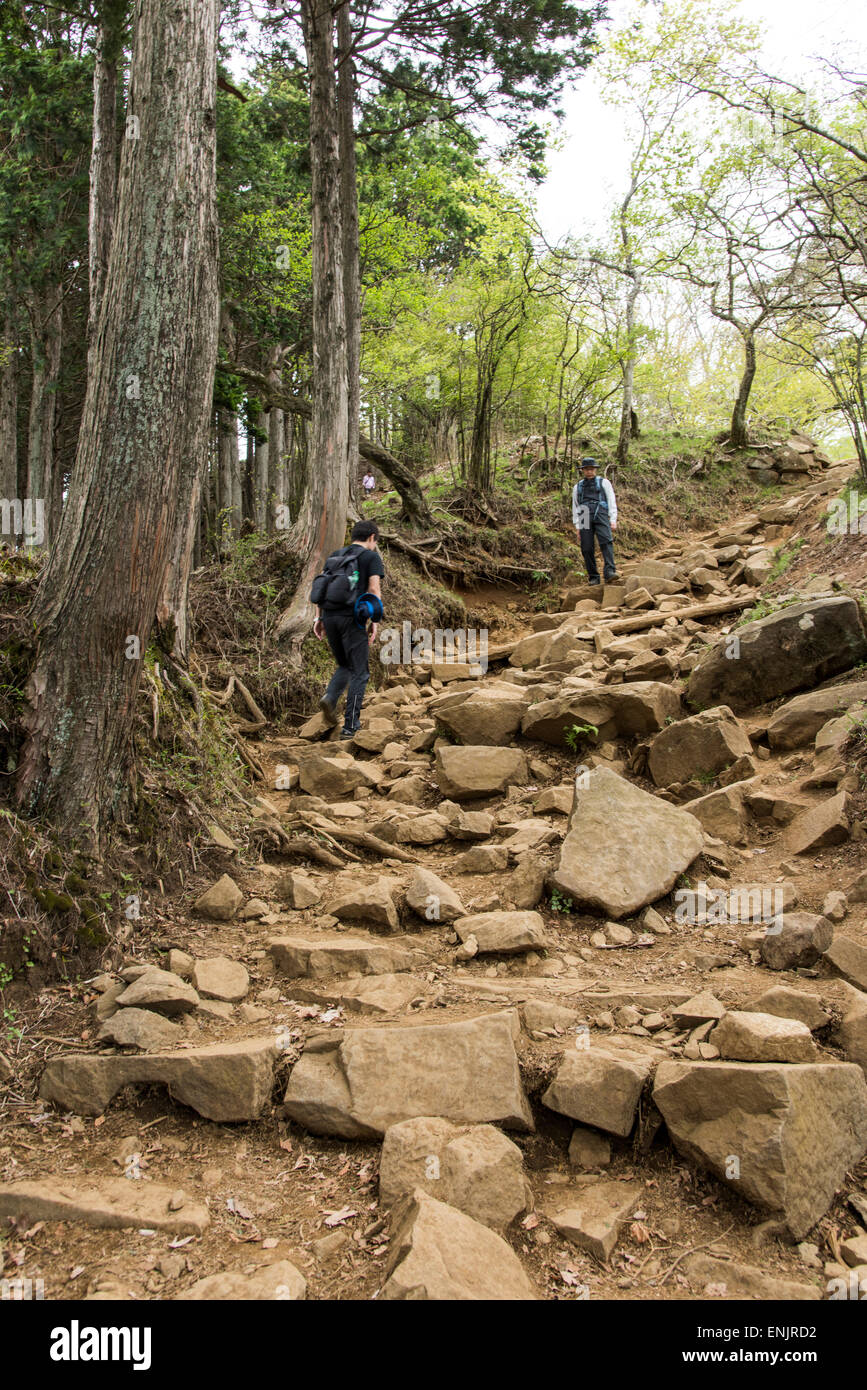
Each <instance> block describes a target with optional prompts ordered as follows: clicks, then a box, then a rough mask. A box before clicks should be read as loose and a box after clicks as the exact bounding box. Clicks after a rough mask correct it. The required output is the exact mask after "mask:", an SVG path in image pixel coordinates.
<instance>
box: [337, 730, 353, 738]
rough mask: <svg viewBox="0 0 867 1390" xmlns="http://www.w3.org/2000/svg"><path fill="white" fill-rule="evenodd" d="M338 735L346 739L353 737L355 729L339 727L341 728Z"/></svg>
mask: <svg viewBox="0 0 867 1390" xmlns="http://www.w3.org/2000/svg"><path fill="white" fill-rule="evenodd" d="M340 737H341V738H347V739H349V738H355V729H341V730H340Z"/></svg>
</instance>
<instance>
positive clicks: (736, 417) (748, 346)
mask: <svg viewBox="0 0 867 1390" xmlns="http://www.w3.org/2000/svg"><path fill="white" fill-rule="evenodd" d="M741 332H742V334H743V339H744V371H743V376H742V377H741V384H740V386H739V387H738V394H737V400H736V401H735V406H734V410H733V411H732V424H731V430H730V431H729V443H730V444H731V445H732V446H733V447H734V448H735V449H745V448H746V447H747V445H748V444H749V442H750V436H749V433H748V431H747V404H748V402H749V399H750V391H751V390H752V388H753V380H754V378H755V375H756V338H755V334H754V333H753V332H752V331H751V330H750V329H747V330H743V329H742V330H741Z"/></svg>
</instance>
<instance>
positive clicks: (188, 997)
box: [115, 966, 199, 1018]
mask: <svg viewBox="0 0 867 1390" xmlns="http://www.w3.org/2000/svg"><path fill="white" fill-rule="evenodd" d="M198 1002H199V996H198V994H197V993H196V991H195V990H194V989H193V987H192V985H190V984H187V982H186V980H182V979H181V978H180V976H179V975H174V974H172V972H171V971H170V970H159V969H158V968H157V967H156V966H153V967H152V968H149V969H147V970H144V971H143V972H142V973H141V975H139V977H138V979H137V980H133V982H132V984H129V985H127V987H126V989H125V990H124V991H123V992H122V993H121V994H118V996H117V998H116V1000H115V1003H116V1004H117V1006H118V1008H121V1009H154V1010H155V1011H156V1012H157V1013H159V1014H166V1015H168V1016H169V1017H170V1018H171V1017H172V1016H175V1015H177V1014H188V1013H190V1012H191V1011H192V1010H193V1009H194V1008H195V1007H196V1005H197V1004H198Z"/></svg>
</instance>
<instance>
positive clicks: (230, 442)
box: [217, 408, 241, 549]
mask: <svg viewBox="0 0 867 1390" xmlns="http://www.w3.org/2000/svg"><path fill="white" fill-rule="evenodd" d="M217 447H218V450H219V457H220V465H219V466H220V512H221V517H220V529H221V532H222V541H223V548H225V549H228V542H229V541H230V540H231V538H232V537H233V536H237V534H238V532H239V531H240V529H241V509H240V506H238V505H237V496H238V493H239V491H240V486H239V484H240V474H239V469H238V418H237V416H236V415H235V414H234V412H233V411H231V410H226V409H225V408H223V409H222V410H220V412H219V415H218V432H217Z"/></svg>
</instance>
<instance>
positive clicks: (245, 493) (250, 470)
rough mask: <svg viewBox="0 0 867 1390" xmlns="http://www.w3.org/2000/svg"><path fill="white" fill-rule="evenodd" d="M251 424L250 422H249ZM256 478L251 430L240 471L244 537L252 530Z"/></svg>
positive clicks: (254, 446) (250, 430)
mask: <svg viewBox="0 0 867 1390" xmlns="http://www.w3.org/2000/svg"><path fill="white" fill-rule="evenodd" d="M251 424H252V421H251ZM255 476H256V435H255V432H254V430H253V429H252V428H251V429H249V430H248V431H247V448H246V451H245V453H244V466H243V469H242V471H241V530H242V531H243V533H244V534H245V535H246V534H247V533H248V532H250V531H252V530H254V521H253V516H254V492H255V489H254V479H255Z"/></svg>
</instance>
